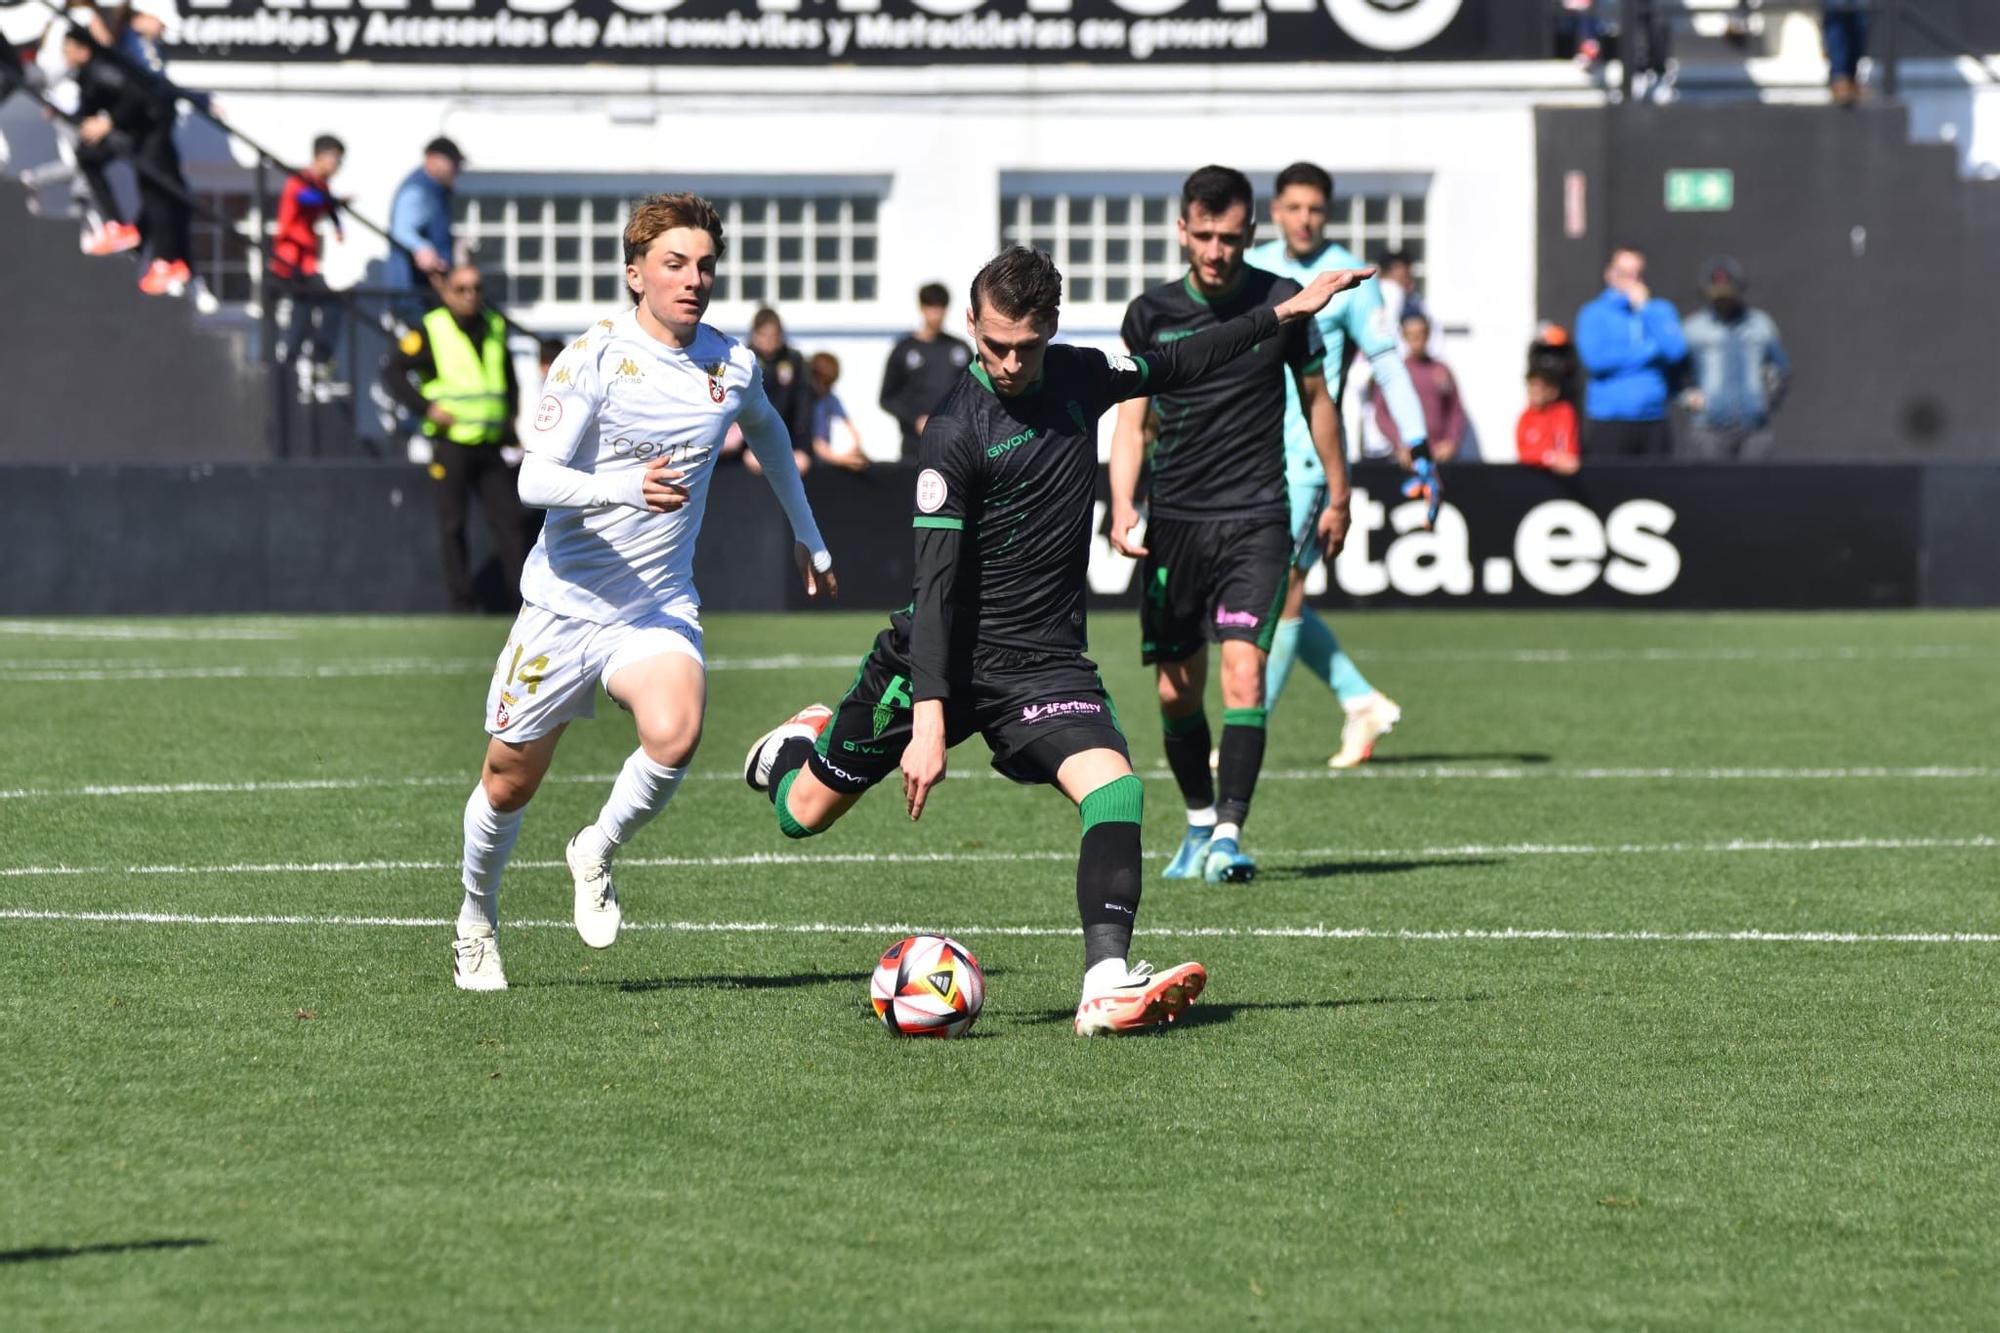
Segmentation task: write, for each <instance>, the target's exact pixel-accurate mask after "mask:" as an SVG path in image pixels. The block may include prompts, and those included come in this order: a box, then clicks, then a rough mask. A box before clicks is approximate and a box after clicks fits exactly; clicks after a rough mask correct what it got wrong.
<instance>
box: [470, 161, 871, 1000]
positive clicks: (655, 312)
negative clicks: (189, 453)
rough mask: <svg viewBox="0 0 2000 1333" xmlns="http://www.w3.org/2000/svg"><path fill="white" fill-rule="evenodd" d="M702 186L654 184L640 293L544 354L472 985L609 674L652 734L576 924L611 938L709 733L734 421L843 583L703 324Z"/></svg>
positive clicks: (794, 474)
mask: <svg viewBox="0 0 2000 1333" xmlns="http://www.w3.org/2000/svg"><path fill="white" fill-rule="evenodd" d="M722 250H723V241H722V221H721V219H720V218H719V217H718V216H717V215H716V212H715V209H714V208H712V207H711V206H710V205H709V203H708V201H707V200H704V199H701V198H698V197H697V196H695V195H691V194H666V195H655V196H653V197H652V198H650V199H647V200H646V201H644V202H643V203H641V204H639V205H638V206H637V207H635V208H634V209H633V211H632V216H631V220H630V221H629V222H628V223H627V224H626V227H625V283H626V286H627V287H628V288H629V289H630V291H631V294H632V300H633V308H632V309H630V310H628V311H626V312H624V313H623V314H620V315H615V316H613V317H612V318H610V319H606V320H602V321H600V322H599V323H598V324H597V325H596V326H595V327H594V328H592V329H591V330H590V332H588V333H586V334H585V335H584V336H583V337H581V338H579V339H577V341H576V342H574V343H572V344H571V345H570V346H569V347H568V348H567V349H566V350H565V351H564V352H563V353H562V355H561V356H559V357H557V358H556V360H555V364H554V365H553V366H551V367H550V369H549V378H548V383H547V384H546V385H545V386H544V389H543V395H542V398H541V401H540V403H539V405H538V406H537V407H536V410H535V426H534V429H533V430H532V431H531V432H529V434H528V438H527V440H526V441H525V442H524V447H525V449H526V454H527V456H526V458H525V460H524V461H523V463H522V465H521V481H520V487H521V499H522V501H523V503H526V504H530V505H534V506H536V507H538V508H544V509H547V510H548V511H549V515H548V521H547V522H546V524H544V526H543V528H542V535H541V539H540V540H539V541H537V542H536V543H535V549H534V550H533V551H531V552H530V553H529V555H528V564H527V568H526V569H525V571H523V573H522V576H521V596H522V600H523V602H524V603H525V605H523V606H522V608H521V614H520V618H519V619H517V620H516V621H515V622H514V628H513V630H512V631H511V632H510V633H509V634H508V636H507V646H506V647H505V648H504V649H503V650H502V651H501V654H500V664H499V668H498V669H497V670H496V671H495V672H494V675H493V685H492V688H491V690H490V692H489V693H488V695H487V699H486V730H487V731H488V732H489V733H490V734H491V736H492V740H491V741H490V742H489V743H488V744H487V747H486V764H485V769H484V771H483V772H482V773H481V774H480V779H479V785H478V786H476V787H474V788H473V789H472V796H471V799H469V800H468V801H467V802H466V803H465V861H464V882H465V901H464V903H463V905H461V906H460V908H459V912H458V938H457V940H456V941H455V942H454V943H453V945H452V954H453V969H452V977H453V980H454V981H456V982H457V984H458V987H459V989H461V990H479V991H490V990H505V989H506V987H507V978H506V975H505V974H504V973H503V972H502V971H501V967H500V952H499V946H498V944H497V942H496V939H495V928H496V927H497V926H498V924H499V919H500V873H501V871H502V870H503V869H505V867H506V864H507V856H508V853H510V852H511V851H512V850H513V848H514V839H515V837H516V836H517V835H518V834H519V833H520V829H521V812H522V810H523V808H524V807H525V806H526V805H527V804H528V801H529V800H530V799H531V798H532V797H533V796H534V794H535V789H536V788H537V787H539V786H540V785H541V781H542V777H543V775H544V774H546V773H547V772H548V769H549V761H550V760H551V759H552V758H553V757H554V756H555V749H556V742H557V740H558V739H560V738H561V736H562V732H563V728H564V727H566V726H568V725H569V724H570V722H571V721H573V720H574V719H576V718H579V717H589V716H590V715H591V713H592V712H593V710H594V707H595V694H596V690H597V688H598V685H599V683H600V682H602V684H603V688H604V692H605V693H606V694H608V695H609V696H610V697H611V698H612V699H613V700H614V701H615V702H617V704H618V705H619V706H620V707H621V708H624V709H625V710H626V711H627V712H629V713H631V714H632V718H633V720H634V721H635V722H636V723H637V724H638V729H639V748H638V749H637V750H634V751H633V752H632V755H631V757H630V758H628V759H627V760H626V761H625V767H624V769H623V770H622V771H621V772H620V773H619V774H618V777H617V780H616V781H615V782H614V783H613V784H612V787H611V797H610V799H609V800H607V801H606V802H605V803H604V809H603V810H602V811H601V812H600V813H599V814H598V816H597V820H596V822H594V823H591V824H588V825H585V826H584V828H583V830H582V831H581V832H579V833H578V834H577V835H576V836H575V837H574V838H571V839H570V842H569V846H568V848H567V850H566V851H565V854H564V859H565V860H566V861H567V862H568V863H569V869H570V873H571V876H572V877H573V879H574V880H575V894H576V903H575V920H576V929H577V933H578V934H579V935H581V936H582V937H583V942H584V943H585V944H587V945H589V946H590V947H591V948H593V949H602V948H606V947H608V946H609V945H610V944H611V943H612V942H613V941H614V940H616V939H617V938H618V926H619V922H620V919H621V918H620V914H619V910H618V893H617V890H616V889H615V888H614V887H613V885H612V880H611V858H612V854H613V853H614V852H615V851H616V850H617V849H618V848H619V847H620V846H622V845H623V844H624V843H626V842H628V841H629V840H630V839H631V838H632V836H633V835H634V834H635V833H637V832H638V831H639V830H640V829H641V828H644V827H645V826H646V824H647V823H648V822H649V821H650V820H651V819H653V817H654V816H656V815H658V814H659V813H660V811H662V810H663V809H665V808H666V805H667V802H668V801H669V800H671V799H672V798H673V794H674V790H675V788H677V787H678V786H680V782H681V777H682V775H683V774H684V773H685V772H686V771H687V763H688V760H689V759H690V758H692V757H693V755H694V751H695V746H696V745H698V744H699V743H700V741H701V721H702V707H703V704H704V702H705V700H706V697H707V680H706V677H705V675H704V672H703V667H702V655H701V619H700V614H699V611H698V609H697V608H698V606H699V598H698V597H697V595H696V593H695V587H694V578H693V568H694V545H695V538H696V536H697V534H698V533H699V532H700V531H701V518H702V511H703V509H704V508H705V506H706V504H707V500H708V485H709V478H710V476H711V474H712V473H713V471H714V467H715V458H716V454H717V452H718V451H719V450H720V449H721V447H722V440H723V436H724V435H725V434H726V433H727V432H728V430H729V426H730V423H731V422H735V423H737V424H738V425H740V426H741V427H742V428H743V436H744V439H745V440H746V441H748V443H749V446H750V448H751V449H752V450H753V451H755V453H756V455H757V457H758V459H759V461H761V462H762V463H763V465H764V475H765V477H766V479H767V480H769V481H770V483H771V489H772V490H773V491H775V492H776V493H777V496H778V503H779V504H780V505H782V506H783V507H784V510H785V516H786V518H787V519H789V520H790V521H791V527H792V535H793V537H794V538H796V540H797V547H796V550H795V555H796V557H797V560H798V565H799V570H800V574H801V577H803V578H804V580H805V587H806V593H807V595H809V596H818V595H819V594H820V593H821V592H825V593H827V594H829V595H831V594H832V593H833V592H834V590H835V589H834V578H833V562H832V559H831V557H829V556H828V554H827V552H826V550H825V548H824V545H823V544H822V542H821V541H820V535H819V529H818V527H817V526H816V525H815V524H814V523H813V516H812V510H811V509H810V508H809V507H808V506H807V504H806V495H805V488H804V486H803V485H802V484H801V483H800V481H799V473H798V468H797V466H796V465H795V463H794V462H793V460H792V444H791V438H790V436H789V435H788V434H787V433H786V431H785V423H784V421H783V420H782V419H781V418H780V417H779V416H778V414H777V412H776V411H775V410H773V408H772V407H771V403H770V400H769V399H767V398H766V397H765V396H764V387H763V382H762V380H761V378H760V376H759V372H758V369H757V361H756V358H755V357H754V356H753V355H752V354H751V352H750V350H749V349H748V348H746V347H744V346H743V345H741V344H740V343H738V342H736V341H735V340H734V339H732V338H728V337H725V336H724V335H723V334H720V333H718V332H716V331H715V330H714V329H712V328H710V327H709V326H708V325H706V324H704V323H702V322H701V317H702V314H703V313H704V312H705V311H706V310H707V309H708V300H709V295H710V293H711V291H712V290H713V289H714V286H715V264H716V261H717V260H718V259H720V258H721V257H722Z"/></svg>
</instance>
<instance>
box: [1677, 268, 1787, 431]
mask: <svg viewBox="0 0 2000 1333" xmlns="http://www.w3.org/2000/svg"><path fill="white" fill-rule="evenodd" d="M1748 286H1749V284H1748V283H1747V282H1746V281H1745V280H1744V277H1743V268H1742V266H1741V265H1740V264H1738V263H1737V262H1736V261H1735V260H1734V259H1731V258H1729V257H1728V256H1726V255H1725V256H1720V257H1718V258H1715V259H1711V260H1709V261H1708V263H1706V264H1704V265H1702V287H1703V292H1704V295H1706V296H1707V297H1708V305H1707V306H1706V307H1705V308H1703V309H1701V310H1698V311H1696V312H1695V313H1694V314H1693V315H1691V316H1689V317H1688V322H1687V345H1688V365H1689V369H1690V370H1691V371H1692V372H1693V380H1694V382H1693V384H1692V385H1690V386H1689V388H1688V389H1687V391H1686V392H1685V393H1683V394H1682V395H1681V402H1682V405H1683V406H1685V407H1686V408H1687V410H1688V440H1687V445H1688V448H1687V453H1688V455H1689V456H1690V457H1693V458H1698V459H1704V460H1707V459H1722V458H1730V459H1752V458H1762V457H1764V456H1765V455H1767V454H1769V453H1770V452H1771V443H1772V434H1771V418H1772V417H1773V416H1774V415H1775V414H1776V412H1777V410H1778V407H1779V405H1780V404H1781V403H1783V402H1784V399H1785V391H1786V390H1787V389H1788V388H1789V387H1790V386H1791V379H1792V364H1791V362H1790V361H1789V360H1788V359H1787V358H1786V356H1785V348H1784V345H1783V344H1782V343H1781V342H1780V341H1779V340H1778V325H1777V322H1776V321H1775V320H1773V319H1772V318H1771V317H1770V316H1769V315H1767V314H1765V313H1764V312H1763V311H1762V310H1757V309H1754V308H1752V307H1751V306H1750V305H1748V304H1747V303H1746V302H1745V301H1744V292H1745V291H1746V290H1748Z"/></svg>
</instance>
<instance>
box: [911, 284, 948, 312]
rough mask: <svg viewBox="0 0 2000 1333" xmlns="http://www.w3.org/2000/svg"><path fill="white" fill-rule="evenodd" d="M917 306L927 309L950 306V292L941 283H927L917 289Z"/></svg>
mask: <svg viewBox="0 0 2000 1333" xmlns="http://www.w3.org/2000/svg"><path fill="white" fill-rule="evenodd" d="M917 304H918V305H920V306H924V307H926V308H929V309H933V310H935V309H937V308H938V307H939V306H947V305H950V304H951V292H950V291H949V290H948V289H947V288H946V287H945V285H944V284H943V283H941V282H927V283H925V284H924V285H923V286H921V287H919V288H917Z"/></svg>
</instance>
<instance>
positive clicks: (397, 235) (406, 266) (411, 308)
mask: <svg viewBox="0 0 2000 1333" xmlns="http://www.w3.org/2000/svg"><path fill="white" fill-rule="evenodd" d="M464 165H465V154H463V153H461V152H459V151H458V145H457V144H455V143H453V142H452V141H451V140H449V139H444V138H438V139H433V140H431V141H430V142H429V143H427V144H425V145H424V161H423V165H422V166H420V167H418V168H417V169H416V170H414V171H412V172H411V173H410V174H409V175H407V176H405V177H403V183H402V184H400V185H398V186H397V187H396V197H395V199H394V200H393V201H392V202H391V203H390V205H389V239H390V241H391V242H392V244H391V246H390V250H389V263H388V265H387V268H386V269H385V271H384V280H385V281H386V282H387V284H388V285H389V286H390V287H392V288H394V289H396V290H397V291H399V292H402V293H404V295H403V296H401V297H399V298H398V299H397V301H396V313H397V314H398V315H399V316H400V317H402V318H403V319H404V320H405V321H406V322H410V323H414V322H416V321H417V320H419V319H421V318H423V313H424V312H425V311H427V310H429V309H430V308H431V307H432V306H434V305H436V304H437V294H436V293H435V292H434V291H433V290H432V288H433V286H434V285H435V284H436V283H437V281H438V279H440V278H441V277H443V276H444V274H445V272H446V271H447V270H449V269H450V268H451V265H452V261H453V259H454V258H455V255H454V253H453V249H452V238H451V210H452V197H453V190H454V189H455V187H456V186H457V185H458V173H459V169H460V168H461V167H463V166H464Z"/></svg>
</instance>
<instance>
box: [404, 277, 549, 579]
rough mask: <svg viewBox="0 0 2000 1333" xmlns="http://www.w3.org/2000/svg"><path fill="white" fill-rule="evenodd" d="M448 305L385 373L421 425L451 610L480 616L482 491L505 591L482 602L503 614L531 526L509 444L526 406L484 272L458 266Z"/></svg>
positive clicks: (446, 281)
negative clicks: (469, 517)
mask: <svg viewBox="0 0 2000 1333" xmlns="http://www.w3.org/2000/svg"><path fill="white" fill-rule="evenodd" d="M438 295H439V297H440V298H441V299H442V301H443V302H444V303H443V304H442V305H440V306H439V307H438V308H436V309H435V310H432V311H431V312H430V313H429V314H427V315H425V316H424V317H423V320H422V322H421V323H419V324H418V325H417V327H415V328H413V329H411V330H410V331H409V332H407V333H405V334H404V335H403V337H402V339H401V340H400V341H399V342H397V344H396V347H395V350H394V351H392V352H391V353H390V355H389V359H388V361H387V362H386V363H385V364H384V366H383V368H382V384H383V387H384V388H385V389H387V390H388V391H389V393H390V395H391V396H392V397H394V398H395V400H396V401H397V402H398V403H400V404H401V405H402V406H403V408H404V410H405V411H407V412H408V413H409V414H410V416H411V417H413V418H415V419H416V420H417V421H418V422H419V423H421V424H420V426H419V430H421V432H422V433H423V435H424V436H425V437H426V439H427V441H428V443H427V444H422V445H418V446H415V447H418V448H423V449H426V450H428V451H429V454H430V476H431V481H432V483H433V485H432V487H431V491H432V497H433V500H434V501H435V504H436V507H437V517H438V528H439V534H438V535H439V538H440V545H441V548H442V550H441V555H442V557H443V560H444V581H445V592H446V595H447V596H448V597H449V598H450V601H451V606H452V609H453V610H459V611H470V610H474V609H477V607H478V606H479V604H480V599H479V598H478V596H477V595H476V592H475V588H474V579H473V573H472V569H471V566H470V562H469V559H468V556H467V552H466V534H465V518H466V503H467V501H468V499H469V498H470V497H471V496H472V495H473V494H474V493H477V494H478V497H479V505H480V508H481V509H483V510H485V512H486V522H487V525H488V526H489V527H490V528H491V529H492V533H493V547H494V554H495V556H496V557H497V559H498V562H499V566H500V573H501V576H502V581H503V584H504V586H503V587H501V588H500V589H498V590H497V595H496V596H492V597H489V598H487V599H486V600H487V601H488V602H491V603H495V605H493V606H490V607H489V609H495V610H497V609H500V604H512V603H513V602H515V601H516V600H518V597H519V588H520V581H521V564H522V562H523V561H524V560H526V559H527V555H528V544H529V539H528V532H527V530H528V525H529V520H528V518H527V515H526V512H525V511H524V510H523V509H522V508H521V501H520V497H519V495H518V494H517V492H516V490H515V468H514V466H513V463H512V462H511V461H510V458H509V456H510V455H514V454H515V453H516V451H515V450H513V449H504V448H503V447H504V446H507V445H511V444H513V443H514V415H515V412H516V411H517V410H518V408H519V406H520V401H521V389H520V384H519V382H518V381H517V380H516V379H515V377H514V363H513V358H512V357H510V356H509V355H508V353H507V325H506V322H505V321H504V320H502V319H501V318H500V316H499V315H498V314H497V313H495V312H494V311H491V310H488V309H486V307H485V304H484V303H483V301H482V300H481V298H480V280H479V270H478V269H476V268H473V267H472V266H471V265H469V264H461V265H459V266H458V267H457V268H454V269H453V270H452V271H451V272H450V273H448V274H446V275H445V276H444V278H443V280H442V281H440V282H439V283H438Z"/></svg>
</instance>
